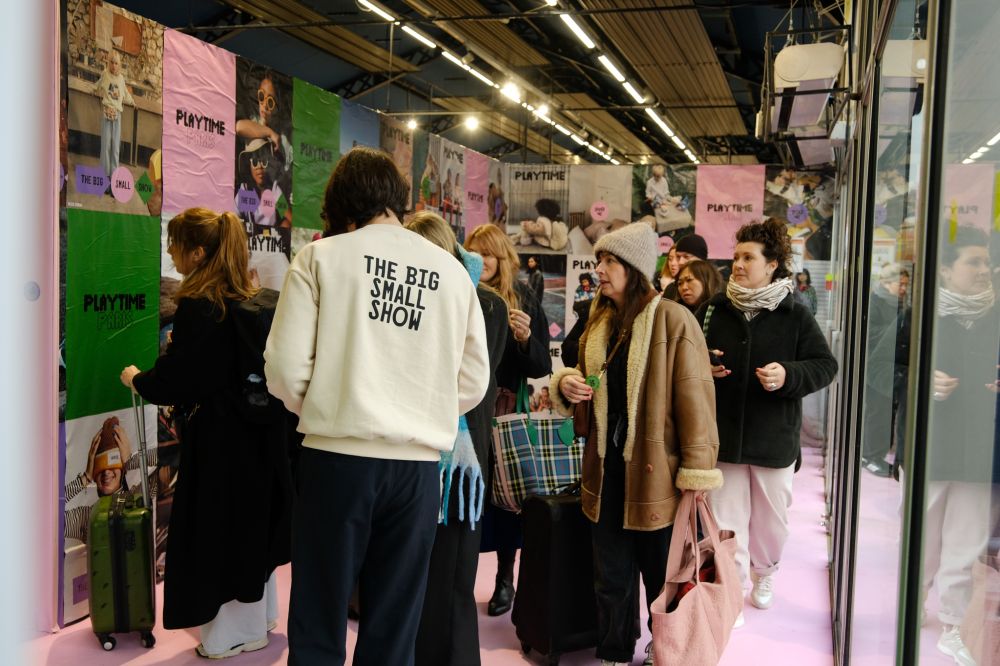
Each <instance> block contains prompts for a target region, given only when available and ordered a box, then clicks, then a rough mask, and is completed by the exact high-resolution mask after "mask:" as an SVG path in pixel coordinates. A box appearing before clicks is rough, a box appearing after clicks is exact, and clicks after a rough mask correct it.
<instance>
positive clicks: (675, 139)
mask: <svg viewBox="0 0 1000 666" xmlns="http://www.w3.org/2000/svg"><path fill="white" fill-rule="evenodd" d="M670 140H671V141H673V142H674V145H675V146H677V147H678V148H680V149H681V150H684V149H686V148H687V146H685V145H684V142H683V141H681V138H680V137H679V136H677V135H676V134H675V135H674V136H672V137H670Z"/></svg>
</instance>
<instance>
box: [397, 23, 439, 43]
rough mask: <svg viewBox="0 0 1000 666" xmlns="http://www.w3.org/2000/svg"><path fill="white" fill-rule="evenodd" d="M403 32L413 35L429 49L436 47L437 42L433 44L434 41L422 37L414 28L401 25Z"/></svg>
mask: <svg viewBox="0 0 1000 666" xmlns="http://www.w3.org/2000/svg"><path fill="white" fill-rule="evenodd" d="M403 32H405V33H406V34H408V35H409V36H410V37H413V38H414V39H415V40H417V41H418V42H420V43H422V44H423V45H424V46H426V47H427V48H429V49H436V48H437V44H435V43H434V42H432V41H431V40H430V39H428V38H427V37H424V36H423V35H421V34H420V33H419V32H417V31H416V30H414V29H413V28H411V27H410V26H408V25H404V26H403Z"/></svg>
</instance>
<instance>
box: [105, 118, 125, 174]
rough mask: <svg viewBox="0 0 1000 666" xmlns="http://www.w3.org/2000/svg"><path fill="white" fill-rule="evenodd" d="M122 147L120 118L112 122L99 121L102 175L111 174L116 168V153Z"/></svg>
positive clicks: (106, 119) (106, 120)
mask: <svg viewBox="0 0 1000 666" xmlns="http://www.w3.org/2000/svg"><path fill="white" fill-rule="evenodd" d="M121 147H122V116H121V113H119V114H118V117H117V118H115V119H114V120H108V118H107V117H104V118H102V119H101V168H102V169H103V170H104V173H106V174H108V178H109V179H110V178H111V174H112V173H114V171H115V169H117V168H118V153H119V152H121Z"/></svg>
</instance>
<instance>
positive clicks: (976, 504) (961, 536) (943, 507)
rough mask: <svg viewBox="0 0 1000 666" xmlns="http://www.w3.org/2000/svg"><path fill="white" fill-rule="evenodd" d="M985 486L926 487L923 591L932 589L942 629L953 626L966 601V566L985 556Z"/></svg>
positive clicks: (969, 567)
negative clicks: (934, 591) (935, 597)
mask: <svg viewBox="0 0 1000 666" xmlns="http://www.w3.org/2000/svg"><path fill="white" fill-rule="evenodd" d="M990 497H991V487H990V484H988V483H968V482H963V481H930V482H928V484H927V501H926V504H927V511H926V512H925V514H924V532H925V534H924V589H928V588H929V587H930V586H931V583H932V582H936V583H937V589H938V596H939V598H940V600H941V610H940V612H939V613H938V619H939V620H941V623H942V624H950V625H959V624H962V619H963V618H964V617H965V611H966V610H967V609H968V607H969V602H970V601H971V599H972V565H973V564H974V563H975V562H976V560H977V559H978V558H979V556H980V555H983V554H985V553H986V545H987V541H988V540H989V528H990Z"/></svg>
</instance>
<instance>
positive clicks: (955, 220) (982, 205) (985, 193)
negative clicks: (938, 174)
mask: <svg viewBox="0 0 1000 666" xmlns="http://www.w3.org/2000/svg"><path fill="white" fill-rule="evenodd" d="M994 174H995V167H994V165H993V164H948V165H946V166H945V168H944V197H943V198H942V200H941V214H942V216H943V217H942V220H943V221H946V222H947V223H948V225H949V227H961V226H967V227H976V228H978V229H982V230H983V231H986V232H989V231H990V229H991V228H992V226H993V186H994V184H995V178H994Z"/></svg>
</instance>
